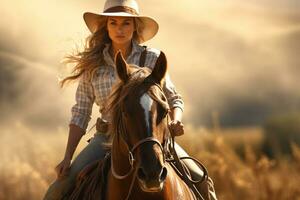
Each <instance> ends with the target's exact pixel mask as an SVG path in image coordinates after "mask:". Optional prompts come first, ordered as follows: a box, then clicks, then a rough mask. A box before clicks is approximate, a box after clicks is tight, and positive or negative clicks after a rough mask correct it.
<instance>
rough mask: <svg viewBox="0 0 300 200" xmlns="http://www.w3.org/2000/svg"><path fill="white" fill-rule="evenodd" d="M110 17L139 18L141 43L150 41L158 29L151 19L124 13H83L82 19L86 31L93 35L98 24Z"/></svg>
mask: <svg viewBox="0 0 300 200" xmlns="http://www.w3.org/2000/svg"><path fill="white" fill-rule="evenodd" d="M110 16H114V17H136V18H139V19H140V20H141V21H142V23H143V26H144V29H143V31H142V33H140V34H141V35H142V41H141V43H143V42H146V41H148V40H150V39H151V38H153V37H154V36H155V35H156V33H157V32H158V29H159V25H158V23H157V22H156V21H155V20H154V19H153V18H151V17H148V16H141V15H132V14H130V13H126V12H114V13H100V14H96V13H91V12H85V13H84V14H83V19H84V21H85V23H86V25H87V27H88V29H89V30H90V31H91V32H92V33H95V32H96V31H97V29H98V24H99V22H100V21H102V20H103V19H104V18H105V17H110Z"/></svg>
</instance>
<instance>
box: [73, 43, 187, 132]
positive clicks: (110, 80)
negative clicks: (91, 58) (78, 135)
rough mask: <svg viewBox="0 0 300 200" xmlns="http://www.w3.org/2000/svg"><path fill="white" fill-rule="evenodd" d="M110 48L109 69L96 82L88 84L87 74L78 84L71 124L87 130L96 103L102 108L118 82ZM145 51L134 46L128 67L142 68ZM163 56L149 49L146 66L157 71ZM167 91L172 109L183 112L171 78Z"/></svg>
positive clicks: (105, 53) (101, 71)
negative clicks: (178, 109)
mask: <svg viewBox="0 0 300 200" xmlns="http://www.w3.org/2000/svg"><path fill="white" fill-rule="evenodd" d="M109 47H110V45H109V44H108V45H107V46H106V47H105V48H104V50H103V56H104V60H105V62H106V65H103V66H99V68H98V69H97V71H96V73H95V75H94V77H93V79H92V80H91V81H88V79H87V76H86V74H85V73H84V74H83V75H82V76H81V78H80V80H79V83H78V87H77V90H76V104H75V105H74V106H73V107H72V110H71V112H72V117H71V121H70V124H75V125H77V126H79V127H80V128H82V129H84V130H86V128H87V126H88V123H89V121H90V119H91V113H92V107H93V104H94V103H96V104H97V105H98V106H99V107H100V113H101V108H103V105H104V104H105V102H106V101H107V99H108V97H109V94H110V92H111V89H112V86H113V84H114V83H115V82H116V80H117V79H116V78H117V77H116V76H117V72H116V67H115V63H114V61H113V59H112V57H111V56H110V54H109ZM143 50H144V47H142V46H140V45H139V44H137V43H135V42H133V43H132V51H131V54H130V55H129V56H128V58H127V59H126V61H127V63H129V64H135V65H139V60H140V56H141V53H142V52H143ZM159 54H160V51H159V50H156V49H153V48H147V54H146V59H145V64H144V66H147V67H149V68H151V69H153V68H154V66H155V62H156V60H157V58H158V56H159ZM163 90H164V92H165V95H166V97H167V99H168V103H169V105H170V108H174V107H179V108H181V109H182V110H183V108H184V103H183V100H182V98H181V96H180V95H179V94H178V93H177V92H176V89H175V87H174V85H173V83H172V82H171V79H170V76H169V75H168V74H167V75H166V77H165V81H164V85H163ZM102 118H104V119H109V116H104V115H102Z"/></svg>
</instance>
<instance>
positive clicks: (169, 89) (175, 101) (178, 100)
mask: <svg viewBox="0 0 300 200" xmlns="http://www.w3.org/2000/svg"><path fill="white" fill-rule="evenodd" d="M163 91H164V93H165V95H166V97H167V99H168V103H169V106H170V107H171V108H175V107H178V108H180V109H181V110H182V111H183V110H184V102H183V99H182V96H181V95H180V94H179V93H178V92H177V91H176V88H175V86H174V84H173V83H172V81H171V78H170V76H169V74H168V73H167V74H166V76H165V80H164V82H163Z"/></svg>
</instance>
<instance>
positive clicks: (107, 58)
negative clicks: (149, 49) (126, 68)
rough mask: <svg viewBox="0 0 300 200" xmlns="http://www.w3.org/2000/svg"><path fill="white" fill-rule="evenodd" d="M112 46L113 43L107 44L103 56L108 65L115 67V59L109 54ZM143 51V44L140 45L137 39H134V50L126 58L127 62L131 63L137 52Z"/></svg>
mask: <svg viewBox="0 0 300 200" xmlns="http://www.w3.org/2000/svg"><path fill="white" fill-rule="evenodd" d="M110 46H111V43H107V44H105V47H104V49H103V58H104V61H105V62H106V63H107V64H108V65H111V66H113V67H115V62H114V59H113V58H112V57H111V55H110V54H109V48H110ZM142 51H143V47H142V46H141V45H139V44H138V43H137V42H136V41H134V40H132V50H131V53H130V55H129V56H128V57H127V59H126V62H128V63H130V62H131V61H132V59H133V57H134V56H135V54H137V53H140V52H142Z"/></svg>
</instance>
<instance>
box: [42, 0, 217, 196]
mask: <svg viewBox="0 0 300 200" xmlns="http://www.w3.org/2000/svg"><path fill="white" fill-rule="evenodd" d="M83 17H84V20H85V23H86V25H87V27H88V28H89V30H90V31H91V32H92V34H91V36H90V37H89V38H88V40H87V45H86V48H85V49H84V51H83V52H79V53H78V54H76V55H72V56H69V57H68V58H69V61H70V62H75V63H76V66H75V69H74V74H73V75H72V76H70V77H67V78H66V79H64V80H63V81H62V85H64V83H66V82H67V81H70V80H77V79H79V84H78V88H77V92H76V104H75V105H74V106H73V107H72V118H71V121H70V125H69V137H68V142H67V148H66V151H65V156H64V158H63V160H62V161H61V162H60V163H59V164H58V165H57V167H56V168H55V170H56V172H57V180H56V181H55V182H54V183H53V184H52V185H51V186H50V188H49V189H48V191H47V193H46V195H45V198H44V199H62V198H63V196H65V195H67V194H68V192H69V191H70V190H71V189H72V188H73V186H74V181H75V178H76V175H77V174H78V173H79V171H80V170H81V169H83V168H84V167H85V166H87V165H88V164H89V163H91V162H93V161H95V160H98V159H101V158H103V157H104V155H105V153H106V152H105V149H104V148H103V146H102V144H103V143H105V142H106V140H107V139H106V135H107V134H104V133H105V132H107V123H106V121H108V122H109V114H106V113H104V112H102V110H103V109H104V105H105V103H106V101H107V99H108V96H109V94H110V92H111V89H112V85H113V84H114V83H115V81H116V78H117V77H116V70H115V64H114V61H113V60H114V59H113V58H114V56H115V54H116V52H118V51H119V50H120V51H121V52H122V54H123V56H124V58H125V59H126V61H127V63H130V64H135V65H139V66H147V67H150V68H153V67H154V65H155V62H156V59H157V58H158V56H159V54H160V52H159V51H158V50H156V49H152V48H146V47H143V46H140V44H141V43H143V42H145V41H148V40H150V39H151V38H153V37H154V36H155V34H156V33H157V31H158V24H157V22H156V21H155V20H154V19H152V18H150V17H147V16H140V15H139V10H138V5H137V3H136V1H135V0H107V1H106V3H105V6H104V12H103V13H100V14H94V13H89V12H87V13H84V16H83ZM163 89H164V92H165V94H166V96H167V98H168V102H169V104H170V108H171V111H172V112H171V119H172V120H171V122H170V124H169V126H170V130H171V131H172V133H173V134H175V135H176V136H178V135H182V134H183V133H184V129H183V124H182V122H181V118H182V111H183V100H182V98H181V96H180V95H179V94H178V93H177V92H176V90H175V87H174V85H173V84H172V82H171V80H170V77H169V76H168V75H167V76H166V81H165V83H164V86H163ZM93 103H96V104H97V105H98V106H99V107H100V113H101V119H98V120H97V133H96V134H95V135H94V137H93V138H92V139H91V140H90V142H89V144H88V145H87V146H86V147H85V149H83V150H82V152H80V154H79V155H78V156H77V158H76V159H75V160H74V161H73V162H72V164H71V160H72V157H73V154H74V151H75V149H76V147H77V145H78V143H79V141H80V139H81V137H82V136H83V135H84V134H85V130H86V128H87V126H88V122H89V120H90V116H91V112H92V106H93ZM177 151H178V154H179V155H186V153H185V152H184V151H183V150H182V149H181V148H180V147H179V146H177ZM188 165H189V168H191V170H192V171H194V172H195V174H198V175H199V176H201V175H202V172H201V171H200V172H199V169H198V167H197V166H196V165H195V164H194V163H191V162H190V163H189V164H188ZM196 176H197V175H196ZM208 187H209V189H210V192H211V194H207V196H208V197H207V198H208V199H209V198H212V199H215V194H214V190H213V185H212V183H211V184H210V185H209V186H208Z"/></svg>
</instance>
